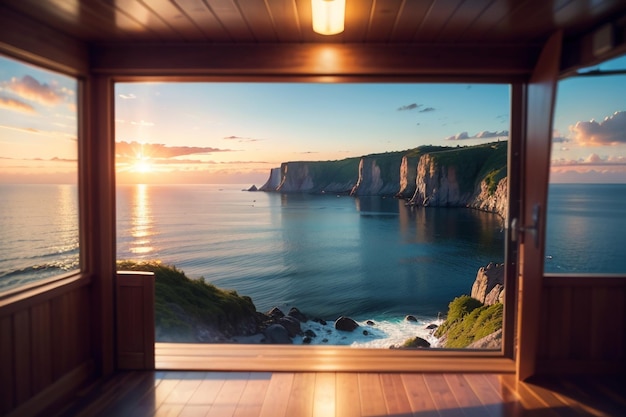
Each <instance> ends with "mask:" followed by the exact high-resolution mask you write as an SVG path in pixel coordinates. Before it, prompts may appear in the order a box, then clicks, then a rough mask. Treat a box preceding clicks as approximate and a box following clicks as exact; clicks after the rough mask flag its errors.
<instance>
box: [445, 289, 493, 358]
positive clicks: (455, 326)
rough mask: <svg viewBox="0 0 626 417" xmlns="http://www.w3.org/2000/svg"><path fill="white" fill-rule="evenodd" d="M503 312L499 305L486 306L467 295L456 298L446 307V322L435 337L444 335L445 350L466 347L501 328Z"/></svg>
mask: <svg viewBox="0 0 626 417" xmlns="http://www.w3.org/2000/svg"><path fill="white" fill-rule="evenodd" d="M503 310H504V307H503V305H502V304H501V303H496V304H493V305H490V306H487V305H483V303H481V302H480V301H478V300H476V299H474V298H472V297H470V296H469V295H463V296H461V297H457V298H455V299H454V300H452V302H451V303H450V305H449V306H448V316H447V318H446V321H445V322H443V324H442V325H441V326H439V328H438V329H437V331H436V332H435V336H436V337H442V336H444V335H446V337H447V338H446V342H445V346H444V347H445V348H449V349H456V348H464V347H467V346H468V345H469V344H471V343H472V342H475V341H477V340H480V339H482V338H483V337H485V336H488V335H490V334H492V333H494V332H496V331H497V330H500V329H501V328H502V312H503Z"/></svg>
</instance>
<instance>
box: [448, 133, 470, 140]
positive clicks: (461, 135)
mask: <svg viewBox="0 0 626 417" xmlns="http://www.w3.org/2000/svg"><path fill="white" fill-rule="evenodd" d="M465 139H470V136H469V134H468V133H467V132H461V133H457V134H456V135H454V136H449V137H448V138H446V140H465Z"/></svg>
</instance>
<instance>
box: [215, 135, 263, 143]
mask: <svg viewBox="0 0 626 417" xmlns="http://www.w3.org/2000/svg"><path fill="white" fill-rule="evenodd" d="M223 139H225V140H235V141H237V142H258V141H260V140H262V139H255V138H245V137H241V136H235V135H232V136H226V137H224V138H223Z"/></svg>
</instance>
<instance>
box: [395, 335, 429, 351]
mask: <svg viewBox="0 0 626 417" xmlns="http://www.w3.org/2000/svg"><path fill="white" fill-rule="evenodd" d="M401 347H402V348H404V349H416V348H429V347H430V343H429V342H428V340H425V339H422V338H421V337H418V336H415V337H414V338H413V339H408V340H407V341H405V342H404V344H403V345H402V346H401Z"/></svg>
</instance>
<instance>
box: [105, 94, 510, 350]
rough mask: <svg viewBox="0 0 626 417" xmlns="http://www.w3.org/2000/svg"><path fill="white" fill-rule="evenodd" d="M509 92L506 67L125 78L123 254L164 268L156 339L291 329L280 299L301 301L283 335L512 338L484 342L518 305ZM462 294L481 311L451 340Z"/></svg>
mask: <svg viewBox="0 0 626 417" xmlns="http://www.w3.org/2000/svg"><path fill="white" fill-rule="evenodd" d="M510 101H511V99H510V86H509V85H505V84H462V85H461V84H395V83H390V84H374V83H369V84H365V83H351V84H311V83H289V82H284V83H267V82H262V83H261V82H259V83H234V82H221V83H220V82H205V83H198V82H189V83H137V82H132V83H131V82H118V83H116V85H115V106H116V107H115V119H116V132H115V141H116V173H117V174H116V176H117V179H116V181H117V187H116V188H117V251H118V252H117V258H118V268H120V269H136V268H142V267H146V268H147V269H148V270H153V271H155V272H156V302H155V306H156V326H157V331H156V335H157V342H184V343H201V342H220V343H224V342H225V343H242V344H250V343H252V344H255V343H267V342H271V341H273V342H277V340H278V339H276V340H268V339H270V338H271V337H277V338H279V337H281V335H280V334H278V335H270V334H269V333H268V332H267V331H266V330H267V329H268V328H269V327H270V326H272V325H274V324H276V323H280V317H272V316H273V314H276V315H281V314H284V315H289V311H290V310H291V308H292V307H296V308H297V309H298V310H299V312H300V313H303V314H304V315H306V316H307V320H299V321H300V323H298V327H299V331H298V330H297V331H294V334H289V333H290V332H291V329H289V328H288V327H287V326H288V324H289V323H285V325H284V326H283V327H285V328H286V329H287V333H288V334H287V338H285V339H283V340H284V342H283V343H289V344H291V343H295V344H311V345H320V346H338V345H348V346H353V347H359V348H361V347H376V348H384V349H387V350H388V349H389V348H390V347H402V345H403V344H404V343H405V342H406V341H407V340H410V339H414V338H415V336H418V337H419V338H420V339H422V340H424V341H425V342H428V343H429V344H432V345H433V346H437V347H451V348H461V347H468V346H469V347H473V348H477V349H481V348H484V349H487V350H489V351H495V352H496V353H500V352H501V350H502V336H501V333H500V335H497V334H496V336H495V340H492V341H491V344H484V345H481V344H475V345H471V343H472V342H474V341H476V340H478V339H482V337H483V336H489V335H492V334H495V333H497V330H498V329H499V328H501V327H502V321H503V319H502V318H503V315H504V313H503V306H502V303H503V301H504V293H503V289H504V287H505V276H504V275H505V272H504V271H505V269H506V268H505V267H504V263H505V258H506V255H505V243H504V242H505V233H506V227H505V225H506V221H505V219H506V216H507V210H508V187H507V176H508V168H507V159H508V148H509V146H508V145H509V130H510V127H509V124H510V120H509V119H510V107H511V105H510ZM142 263H143V264H144V265H143V266H142V265H141V264H142ZM146 264H147V265H146ZM170 266H171V268H170ZM181 271H182V272H184V275H185V276H183V274H182V273H181ZM187 278H191V279H192V281H189V280H188V279H187ZM197 279H203V282H202V283H198V282H196V281H194V280H197ZM205 283H206V284H205ZM215 287H217V289H216V288H215ZM473 287H474V288H473ZM463 296H465V297H463ZM455 298H458V301H456V305H455V307H454V309H455V310H454V311H456V314H458V315H459V316H461V315H463V316H465V315H466V314H467V315H468V316H469V315H470V314H468V313H472V312H473V316H472V318H471V321H467V322H465V324H463V325H458V326H451V327H452V328H450V329H448V330H449V331H450V333H449V334H454V338H456V339H458V340H459V341H458V342H457V344H454V342H450V344H449V345H443V343H446V342H445V339H443V340H442V339H441V338H440V337H439V335H438V334H437V333H436V330H435V328H436V327H437V326H441V325H442V324H443V323H444V320H445V318H446V316H447V315H448V309H449V304H450V303H451V302H452V301H453V300H455ZM207 300H212V301H210V302H208V301H207ZM252 303H253V304H252ZM250 306H252V310H250ZM275 307H278V309H279V310H280V312H277V311H276V310H273V308H275ZM272 310H273V313H272ZM255 311H258V312H261V313H264V316H262V317H261V319H260V322H259V318H258V317H259V314H257V313H256V312H255ZM251 312H252V313H254V314H250V313H251ZM212 315H213V317H212ZM296 315H297V313H294V314H292V316H296ZM509 315H510V316H512V315H511V314H509ZM253 317H254V319H253ZM340 317H348V318H351V319H353V320H354V321H355V322H356V324H357V325H358V326H359V327H358V328H357V329H356V330H354V331H350V332H347V331H341V330H336V329H335V323H336V320H337V319H338V318H340ZM289 320H290V319H287V321H289ZM460 322H461V320H459V323H460ZM348 323H349V322H348ZM459 323H457V324H459ZM505 325H506V323H505ZM477 335H479V336H477ZM450 339H452V336H450ZM470 339H471V340H470ZM278 343H280V342H278ZM417 343H421V342H417ZM438 343H442V344H441V345H438ZM483 343H484V341H483ZM470 345H471V346H470ZM413 347H415V346H413Z"/></svg>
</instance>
